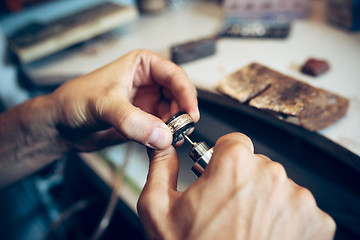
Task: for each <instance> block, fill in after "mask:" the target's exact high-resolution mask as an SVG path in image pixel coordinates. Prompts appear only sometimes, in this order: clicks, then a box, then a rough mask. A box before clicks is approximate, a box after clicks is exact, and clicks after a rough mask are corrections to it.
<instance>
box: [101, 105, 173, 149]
mask: <svg viewBox="0 0 360 240" xmlns="http://www.w3.org/2000/svg"><path fill="white" fill-rule="evenodd" d="M104 113H106V115H105V116H104V117H105V120H106V121H107V122H109V123H110V124H111V125H112V126H114V127H115V128H116V129H117V130H118V131H119V132H120V133H121V134H123V135H124V136H125V137H127V138H129V139H132V140H134V141H136V142H139V143H141V144H143V145H145V146H147V147H150V148H153V149H165V148H167V147H169V146H170V145H171V142H172V134H171V131H170V129H169V128H168V127H167V126H166V124H165V123H164V122H163V121H162V120H161V119H160V118H158V117H156V116H154V115H152V114H149V113H147V112H145V111H143V110H141V109H140V108H137V107H135V106H134V105H132V104H131V103H130V102H129V101H127V100H118V101H117V103H114V102H112V104H111V105H110V106H109V107H108V109H105V110H104Z"/></svg>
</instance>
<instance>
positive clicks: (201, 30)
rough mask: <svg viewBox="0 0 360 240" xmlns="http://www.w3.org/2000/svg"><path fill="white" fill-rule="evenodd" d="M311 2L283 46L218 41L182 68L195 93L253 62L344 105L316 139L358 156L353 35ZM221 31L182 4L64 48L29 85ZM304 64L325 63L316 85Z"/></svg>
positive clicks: (356, 42) (212, 18) (213, 13)
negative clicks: (326, 18) (212, 49)
mask: <svg viewBox="0 0 360 240" xmlns="http://www.w3.org/2000/svg"><path fill="white" fill-rule="evenodd" d="M310 2H312V10H311V13H310V17H309V18H308V19H305V20H297V21H295V22H293V24H292V29H291V31H290V35H289V37H288V38H286V39H240V38H222V39H219V40H218V41H217V46H216V47H217V51H216V54H215V55H213V56H210V57H207V58H204V59H201V60H197V61H194V62H190V63H187V64H184V65H182V67H183V68H184V69H185V71H186V73H187V74H188V76H189V78H190V79H191V81H192V82H193V83H194V84H195V85H196V86H197V87H199V88H203V89H207V90H210V91H213V90H214V85H215V83H216V82H217V81H218V80H219V79H220V78H222V77H224V76H225V75H227V74H229V73H231V72H233V71H235V70H237V69H239V68H241V67H243V66H244V65H246V64H248V63H250V62H258V63H261V64H263V65H266V66H268V67H271V68H273V69H275V70H278V71H280V72H282V73H284V74H288V75H290V76H293V77H295V78H298V79H300V80H303V81H305V82H307V83H309V84H311V85H313V86H316V87H320V88H323V89H326V90H328V91H331V92H334V93H337V94H340V95H342V96H345V97H347V98H348V99H349V100H350V106H349V110H348V113H347V114H346V116H345V117H344V118H343V119H341V120H340V121H339V122H337V123H335V124H334V125H332V126H330V127H328V128H326V129H323V130H321V131H320V132H319V133H320V134H321V135H323V136H325V137H327V138H329V139H331V140H332V141H334V142H336V143H338V144H340V145H341V146H343V147H345V148H347V149H349V150H350V151H352V152H354V153H355V154H357V155H360V130H359V122H360V96H359V90H360V77H359V76H360V67H359V66H360V65H359V63H360V33H359V32H358V33H350V32H347V31H346V30H343V29H338V28H336V27H333V26H331V25H329V24H327V23H325V22H324V21H323V19H324V11H323V3H322V2H323V1H310ZM222 23H223V13H222V9H221V7H220V5H219V3H218V2H217V1H215V2H211V1H210V2H209V1H206V2H205V1H191V2H190V1H189V3H187V4H186V5H185V6H184V7H181V8H178V9H168V10H166V11H164V12H161V13H159V14H154V15H143V16H141V17H140V18H139V19H138V20H136V21H135V22H133V23H131V24H129V25H127V26H125V27H122V28H120V29H118V30H117V31H115V32H113V33H111V34H109V35H107V36H104V37H102V38H99V39H98V40H97V41H93V42H91V43H88V44H86V45H85V46H82V47H80V48H79V47H78V48H71V49H67V50H65V51H63V52H62V53H60V54H56V55H54V56H51V57H48V58H47V59H46V61H38V62H35V63H33V64H30V65H28V66H27V70H28V71H29V73H30V75H31V76H32V77H33V78H34V79H57V78H58V77H61V78H65V79H66V78H72V77H74V76H77V75H81V74H84V73H87V72H90V71H92V70H94V69H96V68H98V67H100V66H102V65H104V64H106V63H108V62H110V61H112V60H114V59H116V58H118V57H119V56H121V55H123V54H125V53H127V52H128V51H130V50H132V49H138V48H145V49H150V50H153V51H154V52H156V53H158V54H160V55H162V56H164V57H166V58H169V57H170V47H171V46H172V45H174V44H178V43H184V42H187V41H190V40H197V39H199V38H203V37H209V36H212V35H214V34H216V33H217V31H218V30H219V28H220V26H221V25H222ZM309 57H315V58H320V59H325V60H327V61H328V62H329V63H330V65H331V69H330V71H329V72H328V73H326V74H325V75H323V76H320V77H318V78H312V77H309V76H307V75H304V74H302V73H300V71H299V69H300V66H301V65H302V64H303V63H304V62H305V60H307V59H308V58H309Z"/></svg>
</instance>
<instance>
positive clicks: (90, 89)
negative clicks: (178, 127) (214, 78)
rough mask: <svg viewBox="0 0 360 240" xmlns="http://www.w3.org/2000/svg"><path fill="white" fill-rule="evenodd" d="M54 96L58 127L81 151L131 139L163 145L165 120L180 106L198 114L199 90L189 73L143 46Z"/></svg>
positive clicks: (166, 143) (167, 138) (167, 135)
mask: <svg viewBox="0 0 360 240" xmlns="http://www.w3.org/2000/svg"><path fill="white" fill-rule="evenodd" d="M53 99H54V102H56V104H57V108H56V111H55V114H54V115H55V117H54V119H55V120H56V121H57V123H56V125H57V129H58V130H59V132H60V134H61V135H62V136H63V137H64V138H65V139H66V140H68V141H69V142H71V144H73V145H74V146H75V147H76V148H77V149H78V150H82V151H92V150H96V149H98V148H101V147H102V146H107V145H110V144H114V143H119V142H122V141H125V140H128V139H132V140H134V141H137V142H139V143H141V144H144V145H145V146H148V147H151V148H156V149H164V148H167V147H169V146H170V144H171V141H172V135H171V132H170V130H169V129H168V127H167V126H166V125H165V123H164V121H165V120H167V119H168V118H170V117H171V116H172V115H173V114H175V113H176V112H178V111H179V110H182V111H185V112H187V113H189V114H190V115H191V117H192V118H193V119H194V121H198V119H199V111H198V108H197V98H196V90H195V88H194V87H193V86H192V85H191V83H190V81H189V79H188V78H187V76H186V74H185V72H184V71H183V70H182V69H181V68H180V67H178V66H177V65H175V64H174V63H172V62H170V61H168V60H166V59H164V58H162V57H160V56H158V55H156V54H154V53H152V52H149V51H145V50H138V51H132V52H130V53H129V54H127V55H125V56H123V57H122V58H120V59H118V60H117V61H115V62H113V63H110V64H108V65H106V66H104V67H103V68H101V69H99V70H97V71H95V72H92V73H90V74H87V75H84V76H82V77H79V78H77V79H75V80H72V81H69V82H68V83H66V84H64V85H63V86H61V87H60V88H59V89H58V90H57V91H55V92H54V94H53Z"/></svg>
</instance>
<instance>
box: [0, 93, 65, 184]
mask: <svg viewBox="0 0 360 240" xmlns="http://www.w3.org/2000/svg"><path fill="white" fill-rule="evenodd" d="M55 107H56V104H54V102H53V101H52V98H51V96H50V95H48V96H42V97H37V98H34V99H32V100H30V101H28V102H25V103H23V104H21V105H19V106H17V107H15V108H13V109H11V110H9V111H7V112H5V113H3V114H1V115H0V136H1V137H0V188H1V187H3V186H6V185H8V184H11V183H13V182H15V181H17V180H19V179H21V178H23V177H25V176H27V175H30V174H32V173H34V172H35V171H37V170H39V169H41V168H42V167H44V166H46V165H48V164H49V163H51V162H53V161H54V160H56V159H58V158H60V157H61V156H62V155H63V154H65V153H66V152H67V151H68V149H69V147H68V146H67V144H66V143H65V142H64V141H63V140H62V138H61V137H60V136H59V134H58V131H57V130H56V128H55V122H54V120H53V119H54V116H53V113H54V112H55V111H54V109H53V108H55Z"/></svg>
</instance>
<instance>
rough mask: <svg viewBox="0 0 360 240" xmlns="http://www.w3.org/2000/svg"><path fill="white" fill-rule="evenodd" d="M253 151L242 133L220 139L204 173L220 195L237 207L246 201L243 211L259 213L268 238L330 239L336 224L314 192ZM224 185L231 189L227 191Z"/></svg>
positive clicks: (255, 214)
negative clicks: (302, 237)
mask: <svg viewBox="0 0 360 240" xmlns="http://www.w3.org/2000/svg"><path fill="white" fill-rule="evenodd" d="M253 150H254V148H253V145H252V143H251V140H250V139H249V138H248V137H246V136H245V135H243V134H239V133H233V134H228V135H226V136H223V137H221V138H220V139H219V140H218V141H217V143H216V145H215V147H214V153H213V156H212V159H211V161H210V163H209V165H208V166H207V167H206V170H205V172H204V174H203V175H205V179H206V180H207V181H211V187H212V188H216V189H218V190H217V192H218V194H219V195H221V196H225V197H226V198H231V197H233V196H237V197H235V198H234V199H236V203H234V204H237V203H241V202H246V205H247V206H248V208H246V209H243V210H242V211H243V212H244V213H245V212H246V210H249V211H250V213H249V216H252V217H254V218H257V217H256V216H257V214H260V216H261V217H259V219H262V221H261V223H262V226H261V229H267V231H268V234H269V235H273V236H283V237H284V239H296V238H297V237H299V236H306V238H307V239H331V238H332V237H333V235H334V232H335V228H336V225H335V222H334V220H333V219H332V218H331V217H330V216H329V215H327V214H326V213H325V212H323V211H322V210H321V209H320V208H319V207H318V206H317V204H316V200H315V198H314V196H313V194H312V193H311V192H310V191H309V190H308V189H306V188H304V187H301V186H299V185H297V184H296V183H294V182H293V181H292V180H290V179H289V178H288V176H287V174H286V171H285V168H284V167H283V166H282V165H281V164H280V163H277V162H274V161H271V160H270V159H269V158H268V157H266V156H264V155H260V154H254V153H253ZM205 179H204V180H205ZM199 180H200V179H199ZM224 186H228V188H227V191H226V190H224V189H225V188H224ZM237 201H239V202H237ZM251 206H253V208H251ZM251 209H261V211H259V212H256V211H253V212H251ZM269 209H271V211H269ZM260 233H261V232H260ZM266 234H267V233H266ZM274 239H278V238H276V237H274Z"/></svg>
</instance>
